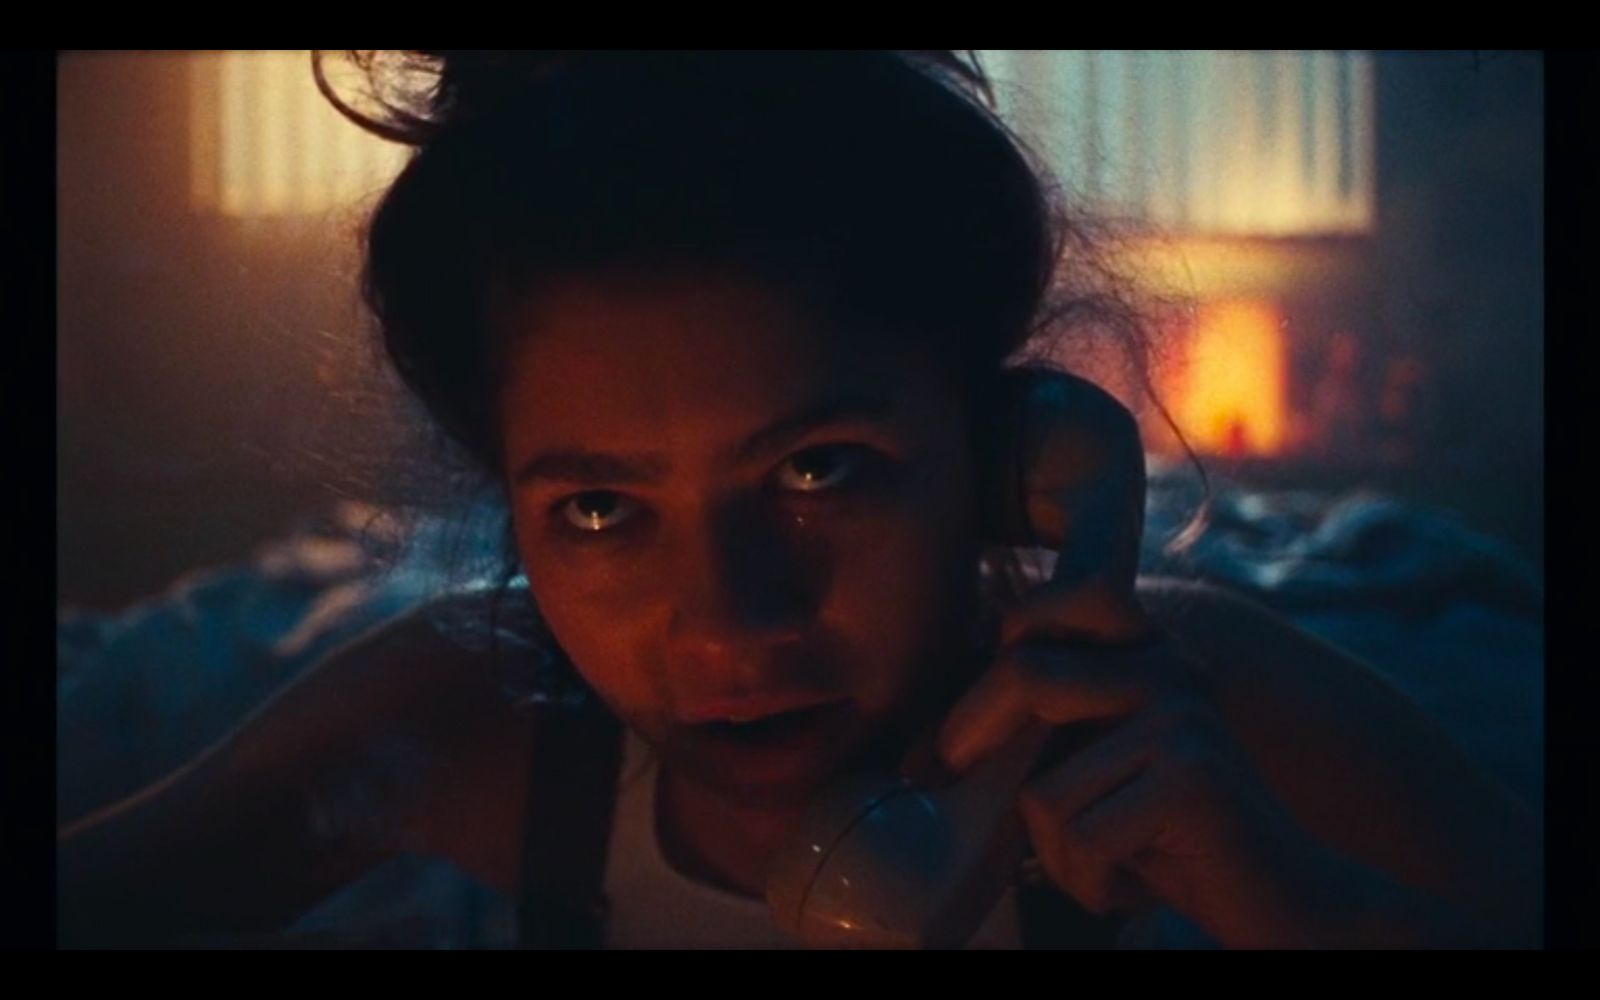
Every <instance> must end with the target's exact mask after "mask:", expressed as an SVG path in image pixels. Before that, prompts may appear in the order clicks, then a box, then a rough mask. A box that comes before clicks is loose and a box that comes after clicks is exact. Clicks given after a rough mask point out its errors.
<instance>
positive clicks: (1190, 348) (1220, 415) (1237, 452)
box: [1165, 300, 1289, 458]
mask: <svg viewBox="0 0 1600 1000" xmlns="http://www.w3.org/2000/svg"><path fill="white" fill-rule="evenodd" d="M1187 341H1188V342H1187V345H1186V348H1187V349H1186V351H1185V352H1184V357H1183V360H1182V362H1181V363H1180V364H1179V365H1178V366H1177V367H1176V369H1175V370H1174V371H1173V372H1172V373H1171V375H1170V377H1169V378H1168V379H1166V380H1165V381H1166V382H1167V385H1166V387H1165V390H1166V391H1165V395H1166V396H1167V398H1168V399H1169V400H1170V401H1171V410H1172V415H1173V417H1174V419H1176V420H1177V422H1178V426H1180V427H1182V428H1183V432H1184V434H1185V435H1187V436H1188V437H1189V441H1190V444H1191V445H1192V446H1193V447H1194V448H1195V450H1196V451H1200V452H1205V453H1209V454H1213V455H1226V456H1229V457H1234V458H1243V457H1247V456H1260V455H1274V454H1277V453H1279V452H1281V451H1282V450H1283V449H1284V448H1285V446H1286V445H1287V443H1288V434H1289V413H1288V392H1287V386H1286V382H1287V378H1288V364H1287V347H1286V344H1285V337H1284V331H1283V319H1282V316H1281V315H1280V314H1279V312H1278V310H1277V309H1276V308H1274V307H1273V306H1272V305H1271V304H1269V303H1266V302H1260V301H1242V300H1232V301H1219V302H1212V303H1208V304H1206V305H1204V306H1202V307H1201V308H1200V309H1199V311H1198V313H1197V315H1196V317H1195V323H1194V327H1193V328H1192V329H1191V331H1190V332H1189V336H1188V338H1187Z"/></svg>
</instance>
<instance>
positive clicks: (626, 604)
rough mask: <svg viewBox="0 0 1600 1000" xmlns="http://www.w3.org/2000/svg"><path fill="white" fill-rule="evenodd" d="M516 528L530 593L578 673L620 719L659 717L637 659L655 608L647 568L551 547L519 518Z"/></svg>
mask: <svg viewBox="0 0 1600 1000" xmlns="http://www.w3.org/2000/svg"><path fill="white" fill-rule="evenodd" d="M531 520H532V519H531V518H529V519H528V521H531ZM513 521H514V524H515V527H516V533H517V547H518V552H519V554H520V556H521V560H522V566H523V569H524V571H525V572H526V573H527V576H528V588H529V592H530V593H531V594H532V595H533V598H534V602H535V603H536V605H537V606H538V609H539V614H540V616H541V617H542V618H543V619H544V622H545V625H546V626H547V627H548V628H549V629H550V632H551V634H552V635H554V637H555V639H556V642H557V643H559V644H560V646H561V648H562V650H563V651H564V652H565V653H566V654H567V656H568V657H569V658H570V659H571V660H572V662H573V665H574V666H575V667H577V669H578V672H579V673H580V674H582V675H583V678H584V680H585V681H587V682H588V683H589V685H590V686H591V687H593V688H594V689H595V690H596V691H597V692H599V694H600V695H601V697H602V698H604V699H605V701H606V702H607V703H609V704H610V705H611V706H612V708H613V709H615V710H617V711H618V712H619V713H622V714H624V715H626V716H634V715H637V714H639V713H643V712H649V711H652V710H654V708H655V706H657V705H659V703H660V700H661V692H660V691H659V688H658V686H657V685H655V684H653V683H652V681H651V677H650V675H649V674H648V673H647V672H645V671H643V670H640V669H638V667H637V663H636V661H637V657H636V656H635V655H634V653H633V650H635V649H636V648H637V646H638V643H639V638H638V637H639V634H640V632H641V631H642V630H643V629H644V618H645V617H646V612H645V609H646V608H647V607H648V606H649V604H650V600H651V599H650V595H649V593H648V590H647V587H646V585H645V584H646V581H648V580H649V579H650V573H649V570H648V567H647V566H645V565H644V560H643V559H641V558H637V557H636V558H634V559H631V560H624V559H616V558H597V557H596V555H595V554H594V553H584V552H579V551H576V550H569V548H570V547H567V546H552V545H550V544H548V543H546V542H543V541H541V540H540V539H538V538H537V537H536V536H535V534H534V531H535V530H536V528H535V527H534V526H533V525H531V524H530V523H527V522H525V521H524V519H523V518H522V517H521V516H520V515H516V514H514V515H513Z"/></svg>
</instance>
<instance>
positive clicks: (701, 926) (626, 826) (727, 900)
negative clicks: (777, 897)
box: [605, 731, 1022, 949]
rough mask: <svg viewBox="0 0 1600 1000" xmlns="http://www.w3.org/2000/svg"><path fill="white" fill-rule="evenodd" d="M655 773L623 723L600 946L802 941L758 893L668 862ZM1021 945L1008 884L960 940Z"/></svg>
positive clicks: (771, 945)
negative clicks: (659, 832) (660, 835)
mask: <svg viewBox="0 0 1600 1000" xmlns="http://www.w3.org/2000/svg"><path fill="white" fill-rule="evenodd" d="M659 774H660V772H659V769H658V768H657V766H656V762H655V760H654V759H653V757H652V755H651V754H650V750H649V747H648V746H647V745H646V744H645V743H644V742H643V741H642V740H640V739H639V738H638V737H637V736H635V735H634V734H633V733H632V732H631V731H629V733H628V735H627V738H626V744H625V749H624V756H623V766H622V778H621V781H620V782H619V788H618V795H617V811H616V817H615V819H614V820H613V822H612V827H611V848H610V853H609V855H608V857H607V862H606V878H605V894H606V898H607V899H608V900H609V901H610V907H611V916H610V919H609V921H608V922H607V926H606V947H607V948H727V949H788V948H799V947H801V945H800V944H799V943H798V942H796V941H794V940H792V939H790V938H789V937H787V936H786V935H785V934H784V933H783V932H782V931H780V930H779V929H778V927H777V925H776V924H775V923H774V922H773V919H772V915H771V913H770V912H768V910H767V904H766V903H765V902H764V901H762V900H759V899H750V898H748V897H745V896H741V895H738V894H736V893H732V892H729V891H727V890H725V889H720V888H717V887H715V886H711V885H707V884H706V883H704V882H699V881H696V880H694V879H691V878H689V877H688V876H686V875H683V874H681V873H679V872H678V871H677V870H675V869H674V868H673V867H672V866H671V865H669V864H668V863H667V861H666V859H665V858H664V857H663V856H662V853H661V845H660V843H659V841H658V840H657V838H656V785H657V779H658V777H659ZM1021 946H1022V934H1021V927H1020V922H1019V920H1018V917H1017V901H1016V894H1015V892H1014V891H1007V893H1006V895H1005V897H1004V898H1002V899H1001V900H1000V903H999V905H998V906H996V907H995V911H994V913H992V914H991V915H990V916H989V919H988V920H987V921H986V922H985V923H984V924H983V926H982V927H980V928H979V929H978V933H977V935H976V936H975V937H974V938H973V940H972V942H971V943H970V944H969V945H968V946H967V947H969V948H975V949H1015V948H1020V947H1021Z"/></svg>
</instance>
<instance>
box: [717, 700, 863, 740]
mask: <svg viewBox="0 0 1600 1000" xmlns="http://www.w3.org/2000/svg"><path fill="white" fill-rule="evenodd" d="M844 705H845V702H842V701H833V702H828V703H827V704H823V705H813V706H812V707H810V708H800V709H795V710H794V711H792V712H779V713H777V714H775V715H766V716H762V717H761V718H759V719H752V720H750V721H748V722H733V721H731V720H722V721H718V722H707V723H703V724H702V725H701V726H700V728H701V730H703V731H704V732H706V733H709V734H710V735H712V736H715V737H718V738H720V739H727V740H733V741H736V742H739V743H751V744H760V743H781V742H783V741H784V740H786V739H790V738H792V737H794V736H798V735H800V734H802V733H804V732H806V731H807V730H809V729H811V728H812V727H813V726H815V725H817V724H818V723H820V722H822V721H823V720H824V719H826V718H827V717H828V716H830V715H831V714H833V713H835V712H837V711H839V710H840V709H841V708H843V707H844Z"/></svg>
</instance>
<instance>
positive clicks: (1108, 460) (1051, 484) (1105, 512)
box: [979, 368, 1145, 593]
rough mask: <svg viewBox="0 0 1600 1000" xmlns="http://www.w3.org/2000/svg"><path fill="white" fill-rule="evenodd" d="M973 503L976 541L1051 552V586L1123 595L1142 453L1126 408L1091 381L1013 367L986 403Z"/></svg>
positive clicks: (1129, 576) (1132, 562) (1135, 528)
mask: <svg viewBox="0 0 1600 1000" xmlns="http://www.w3.org/2000/svg"><path fill="white" fill-rule="evenodd" d="M988 405H989V406H990V412H989V413H988V415H987V417H988V419H987V420H986V421H985V422H984V424H983V425H981V426H983V427H984V428H985V430H984V431H983V433H987V434H988V435H990V438H989V440H987V441H983V442H981V443H980V444H981V450H980V455H981V456H982V458H981V459H980V462H981V464H980V476H981V478H980V481H979V496H980V498H981V499H980V503H981V510H982V516H983V519H984V520H983V524H984V532H985V538H986V540H988V541H991V542H996V543H999V544H1002V545H1009V546H1017V547H1023V546H1033V547H1043V548H1049V549H1054V550H1056V551H1057V553H1058V555H1059V559H1058V562H1057V565H1056V571H1055V573H1054V574H1053V576H1052V579H1053V580H1056V581H1062V580H1074V579H1087V578H1091V577H1094V578H1099V579H1100V580H1101V581H1103V582H1104V583H1106V584H1107V585H1109V586H1111V587H1113V589H1115V590H1117V591H1119V592H1121V591H1124V590H1125V591H1126V592H1128V593H1132V590H1133V585H1134V577H1135V575H1136V574H1137V572H1138V566H1139V542H1140V539H1141V536H1142V534H1143V531H1144V505H1145V471H1144V447H1143V444H1142V442H1141V441H1140V440H1139V426H1138V423H1137V422H1136V421H1135V420H1134V418H1133V414H1131V413H1129V412H1128V410H1127V408H1126V407H1124V406H1123V405H1122V404H1121V403H1119V402H1117V400H1116V399H1115V398H1114V397H1112V396H1111V394H1110V393H1107V392H1106V391H1105V390H1103V389H1101V388H1100V387H1099V386H1097V385H1095V384H1094V383H1092V382H1089V381H1086V380H1084V379H1081V378H1079V377H1077V376H1076V375H1069V374H1067V373H1066V372H1060V371H1054V370H1051V369H1044V368H1014V369H1008V370H1007V371H1006V372H1004V373H1003V374H1002V375H1001V378H1000V382H999V383H998V384H997V386H996V390H995V391H994V392H993V393H992V394H991V396H990V402H989V404H988Z"/></svg>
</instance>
